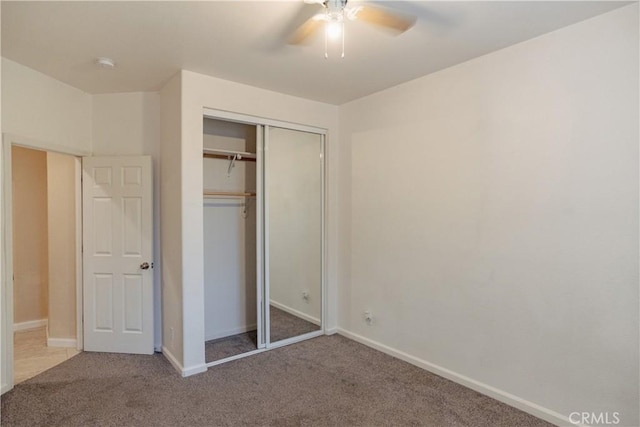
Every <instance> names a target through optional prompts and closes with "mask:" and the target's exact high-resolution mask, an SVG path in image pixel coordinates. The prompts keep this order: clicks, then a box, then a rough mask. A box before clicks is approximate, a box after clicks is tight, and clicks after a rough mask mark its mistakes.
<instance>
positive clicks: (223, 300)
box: [203, 118, 263, 363]
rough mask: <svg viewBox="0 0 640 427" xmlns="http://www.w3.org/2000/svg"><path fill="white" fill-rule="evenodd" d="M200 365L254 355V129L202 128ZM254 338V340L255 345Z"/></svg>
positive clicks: (208, 122)
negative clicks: (202, 319)
mask: <svg viewBox="0 0 640 427" xmlns="http://www.w3.org/2000/svg"><path fill="white" fill-rule="evenodd" d="M203 131H204V134H203V189H204V191H203V220H204V224H203V232H204V257H205V263H204V280H205V284H204V298H205V301H204V302H205V361H206V362H207V363H209V362H215V361H218V360H222V359H226V358H228V357H233V356H237V355H239V354H244V353H247V352H251V351H255V350H257V349H258V348H259V346H260V343H261V342H262V341H263V340H262V337H259V336H258V317H259V312H258V311H259V310H258V301H259V300H258V286H257V284H258V281H257V276H256V275H257V271H256V269H257V265H256V249H257V248H256V240H257V239H256V237H257V235H256V221H257V215H256V188H257V187H256V185H257V182H256V172H257V171H256V160H257V159H256V157H257V156H256V149H257V145H256V144H257V133H258V132H259V131H260V129H259V128H258V127H257V126H251V125H247V124H242V123H234V122H225V121H221V120H215V119H210V118H205V119H204V125H203ZM259 338H260V339H259Z"/></svg>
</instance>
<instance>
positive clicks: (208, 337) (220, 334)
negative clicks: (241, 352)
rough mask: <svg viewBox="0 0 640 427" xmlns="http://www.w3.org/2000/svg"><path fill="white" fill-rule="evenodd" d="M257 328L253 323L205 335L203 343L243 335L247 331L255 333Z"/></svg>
mask: <svg viewBox="0 0 640 427" xmlns="http://www.w3.org/2000/svg"><path fill="white" fill-rule="evenodd" d="M257 328H258V326H257V325H256V324H255V323H254V324H253V325H246V326H240V327H238V328H233V329H229V330H226V331H221V332H215V333H212V334H209V335H205V337H204V340H205V341H211V340H217V339H218V338H224V337H229V336H231V335H238V334H243V333H245V332H249V331H255V330H256V329H257Z"/></svg>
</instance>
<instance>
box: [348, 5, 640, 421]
mask: <svg viewBox="0 0 640 427" xmlns="http://www.w3.org/2000/svg"><path fill="white" fill-rule="evenodd" d="M638 76H639V70H638V6H637V4H635V5H632V6H628V7H624V8H621V9H618V10H615V11H613V12H610V13H607V14H605V15H602V16H599V17H596V18H593V19H590V20H588V21H585V22H583V23H579V24H576V25H573V26H570V27H567V28H565V29H561V30H558V31H555V32H553V33H550V34H548V35H544V36H541V37H539V38H536V39H533V40H530V41H527V42H524V43H521V44H518V45H515V46H512V47H509V48H506V49H504V50H501V51H498V52H495V53H492V54H489V55H486V56H484V57H480V58H477V59H474V60H472V61H469V62H467V63H464V64H461V65H458V66H455V67H452V68H450V69H447V70H443V71H441V72H438V73H435V74H432V75H429V76H426V77H423V78H420V79H417V80H415V81H412V82H409V83H406V84H403V85H400V86H397V87H394V88H391V89H389V90H385V91H383V92H380V93H378V94H374V95H371V96H368V97H366V98H363V99H360V100H357V101H354V102H352V103H349V104H346V105H344V106H343V107H341V109H340V120H341V136H340V141H341V144H345V145H348V146H349V147H350V148H351V156H349V158H350V165H349V164H341V167H342V168H345V169H349V168H350V169H351V176H350V179H351V185H350V191H351V200H352V205H351V223H350V228H351V233H350V235H351V241H350V242H349V244H350V247H351V265H350V271H349V269H346V270H345V271H343V274H345V275H348V274H350V276H351V281H350V286H345V289H344V291H343V292H342V293H341V297H343V298H345V301H344V304H343V305H341V313H340V314H341V317H340V325H341V327H342V328H344V329H346V330H347V331H349V332H350V333H353V334H357V336H359V337H360V338H361V339H362V338H365V339H368V340H371V341H370V343H371V342H376V343H379V344H383V345H385V346H388V347H389V348H391V349H393V350H398V351H401V352H404V353H405V355H407V356H408V357H413V358H414V359H413V360H414V361H419V362H420V363H425V362H429V363H432V364H434V365H436V366H435V367H433V366H432V368H434V369H437V367H438V366H439V367H441V368H444V369H447V370H449V371H448V372H449V374H451V375H450V376H453V377H456V376H458V378H464V377H466V378H467V379H470V380H473V381H476V382H479V383H480V384H479V387H480V388H482V387H483V384H484V385H486V386H487V387H489V388H487V387H485V388H484V391H485V392H487V391H491V389H490V388H491V387H492V388H494V389H493V390H494V391H496V390H495V389H498V390H497V391H498V394H499V393H506V394H510V395H511V396H507V397H508V398H513V397H514V396H516V397H518V398H520V399H524V400H525V402H521V403H523V404H524V405H525V406H526V405H528V404H531V405H540V407H541V408H537V409H536V408H535V407H534V406H528V410H530V411H533V412H536V411H537V412H536V413H538V415H541V416H545V417H546V418H547V419H550V420H555V421H556V422H557V421H558V420H562V419H563V418H562V417H563V416H564V417H567V416H568V415H569V414H570V413H571V412H573V411H579V412H582V411H596V412H598V413H599V412H601V411H609V412H610V413H611V412H614V411H617V412H619V413H620V419H621V423H620V424H621V425H626V426H631V425H638V424H639V423H640V417H639V416H638V399H639V396H638V360H639V359H638V344H639V343H638V325H639V317H638V202H639V200H638V172H639V168H638V137H639V135H638V114H639V108H638V89H639V87H638ZM341 173H342V174H343V175H342V176H346V173H347V172H345V170H344V169H343V171H342V172H341ZM341 285H346V281H345V282H341ZM365 309H370V310H372V312H373V313H374V316H375V319H374V324H373V325H372V326H367V325H366V324H365V322H364V320H363V318H362V312H363V310H365ZM442 372H445V373H446V371H442ZM476 385H478V383H476ZM507 400H509V399H507ZM511 403H517V402H516V401H515V400H511ZM545 408H546V409H545ZM564 420H565V423H566V424H568V422H567V419H566V418H564Z"/></svg>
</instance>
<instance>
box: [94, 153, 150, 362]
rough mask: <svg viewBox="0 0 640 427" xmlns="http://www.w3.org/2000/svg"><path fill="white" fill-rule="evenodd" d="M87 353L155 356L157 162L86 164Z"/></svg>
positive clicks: (124, 160) (116, 159) (98, 159)
mask: <svg viewBox="0 0 640 427" xmlns="http://www.w3.org/2000/svg"><path fill="white" fill-rule="evenodd" d="M82 169H83V170H82V177H83V179H82V196H83V197H82V206H83V209H82V216H83V218H82V220H83V229H84V232H83V266H84V273H83V300H84V301H83V302H84V349H85V351H104V352H114V353H137V354H152V353H153V258H152V255H153V233H152V230H153V210H152V206H153V204H152V203H153V202H152V194H153V191H152V171H151V158H150V157H149V156H142V157H85V158H83V161H82Z"/></svg>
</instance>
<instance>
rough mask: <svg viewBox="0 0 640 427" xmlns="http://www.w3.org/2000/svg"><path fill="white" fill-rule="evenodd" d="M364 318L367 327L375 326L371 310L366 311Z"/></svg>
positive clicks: (363, 314)
mask: <svg viewBox="0 0 640 427" xmlns="http://www.w3.org/2000/svg"><path fill="white" fill-rule="evenodd" d="M362 316H363V317H364V321H365V322H366V323H367V325H369V326H371V325H372V324H373V313H371V310H365V311H364V313H362Z"/></svg>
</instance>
